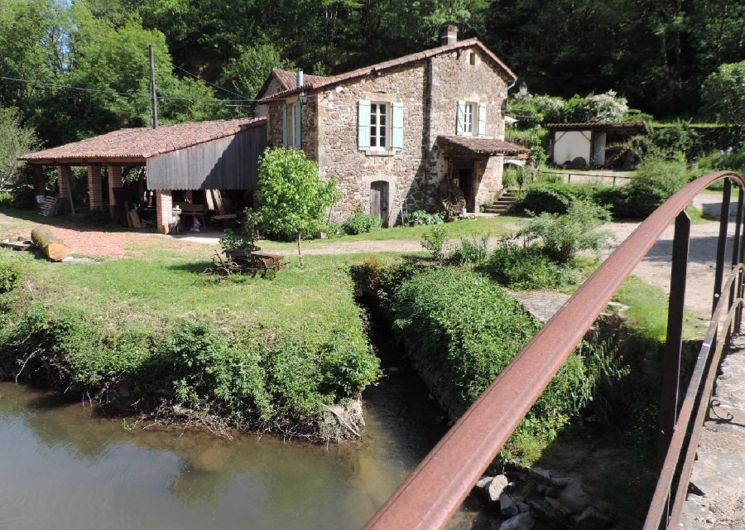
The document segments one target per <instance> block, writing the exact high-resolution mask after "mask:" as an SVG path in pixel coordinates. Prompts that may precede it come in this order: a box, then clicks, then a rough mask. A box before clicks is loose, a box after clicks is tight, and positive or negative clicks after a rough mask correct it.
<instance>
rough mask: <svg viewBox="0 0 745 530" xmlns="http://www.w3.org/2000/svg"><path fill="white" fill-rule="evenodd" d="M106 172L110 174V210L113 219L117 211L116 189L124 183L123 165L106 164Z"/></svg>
mask: <svg viewBox="0 0 745 530" xmlns="http://www.w3.org/2000/svg"><path fill="white" fill-rule="evenodd" d="M106 172H107V173H108V175H109V210H111V218H112V219H113V218H114V215H115V212H116V196H115V195H114V189H115V188H121V187H123V185H124V183H123V182H122V166H106Z"/></svg>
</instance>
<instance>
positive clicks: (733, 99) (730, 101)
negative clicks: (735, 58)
mask: <svg viewBox="0 0 745 530" xmlns="http://www.w3.org/2000/svg"><path fill="white" fill-rule="evenodd" d="M701 91H702V94H703V98H704V104H705V107H706V109H707V110H708V111H709V113H710V114H711V115H712V116H714V117H715V118H717V119H719V120H722V121H724V122H725V123H729V124H732V125H737V126H738V127H741V128H745V61H741V62H739V63H731V64H723V65H721V66H720V67H719V69H718V70H717V71H716V72H714V73H713V74H711V75H710V76H709V77H707V78H706V80H705V81H704V84H703V87H702V89H701Z"/></svg>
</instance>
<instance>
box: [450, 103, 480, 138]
mask: <svg viewBox="0 0 745 530" xmlns="http://www.w3.org/2000/svg"><path fill="white" fill-rule="evenodd" d="M477 127H478V128H477ZM455 128H456V134H458V136H475V135H476V134H478V135H479V136H480V137H484V136H486V103H477V102H473V101H458V111H457V115H456V127H455Z"/></svg>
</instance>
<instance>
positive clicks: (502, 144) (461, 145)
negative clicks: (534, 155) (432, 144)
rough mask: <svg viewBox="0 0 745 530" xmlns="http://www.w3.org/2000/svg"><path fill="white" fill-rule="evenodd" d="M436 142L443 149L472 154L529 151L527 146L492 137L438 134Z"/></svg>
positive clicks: (523, 152)
mask: <svg viewBox="0 0 745 530" xmlns="http://www.w3.org/2000/svg"><path fill="white" fill-rule="evenodd" d="M437 142H438V143H439V144H440V145H441V146H442V147H444V148H445V149H450V150H454V151H460V152H466V153H470V154H474V155H522V154H528V153H530V149H528V148H527V147H523V146H522V145H518V144H513V143H512V142H506V141H504V140H496V139H494V138H478V137H473V136H438V137H437Z"/></svg>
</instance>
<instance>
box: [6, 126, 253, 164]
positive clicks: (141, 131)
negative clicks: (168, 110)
mask: <svg viewBox="0 0 745 530" xmlns="http://www.w3.org/2000/svg"><path fill="white" fill-rule="evenodd" d="M265 124H266V118H240V119H235V120H214V121H201V122H187V123H179V124H177V125H169V126H165V127H158V128H157V129H152V128H148V127H138V128H131V129H119V130H118V131H112V132H110V133H106V134H101V135H99V136H93V137H91V138H87V139H85V140H81V141H79V142H73V143H69V144H65V145H61V146H59V147H53V148H51V149H45V150H43V151H38V152H36V153H30V154H27V155H23V156H21V157H19V159H20V160H25V161H26V162H29V163H31V164H89V163H106V162H114V163H115V162H119V163H145V161H146V160H147V159H148V158H152V157H154V156H157V155H162V154H163V153H169V152H171V151H178V150H179V149H185V148H187V147H191V146H193V145H197V144H201V143H205V142H210V141H213V140H217V139H219V138H224V137H226V136H232V135H234V134H237V133H239V132H241V131H243V130H246V129H249V128H251V127H261V126H263V125H265Z"/></svg>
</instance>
